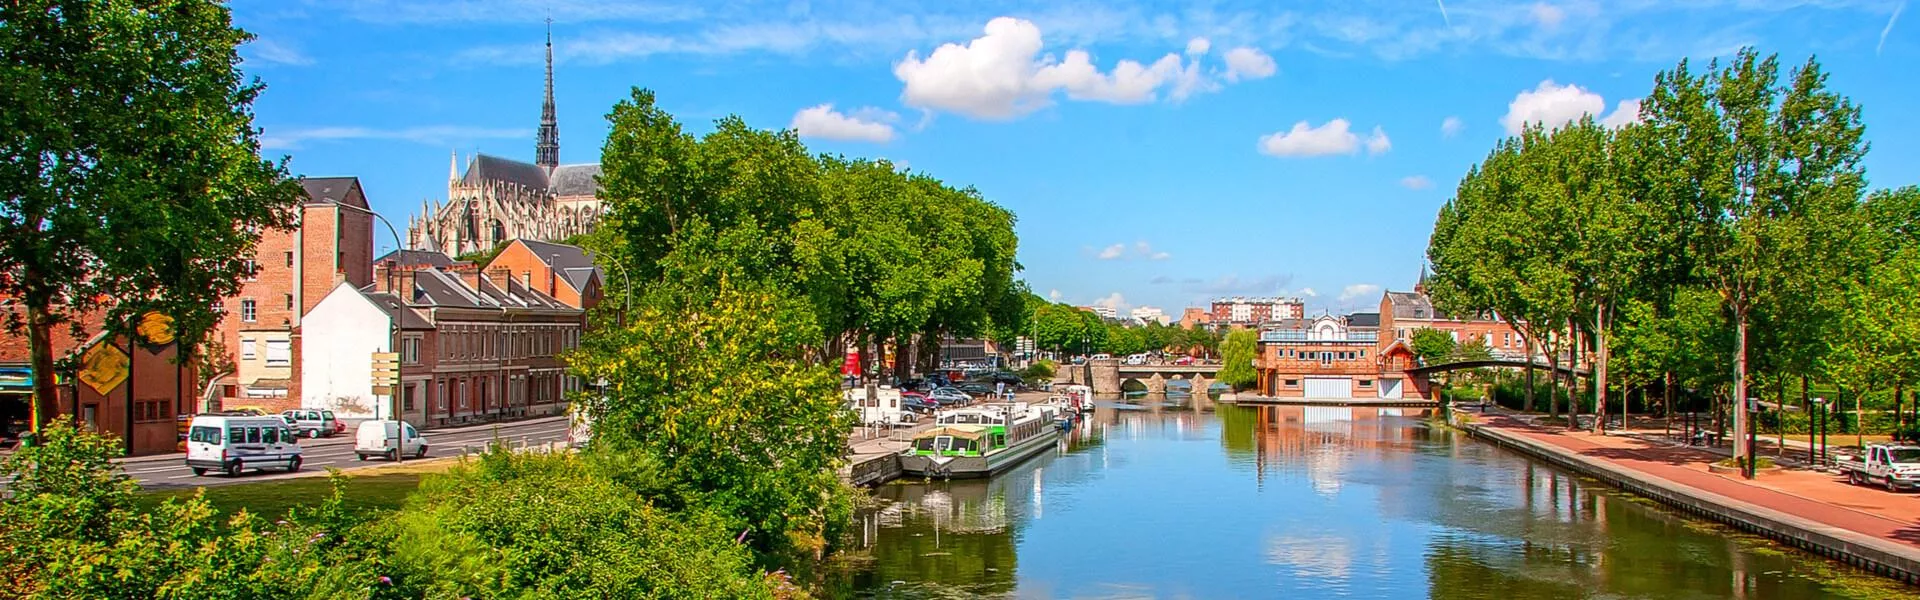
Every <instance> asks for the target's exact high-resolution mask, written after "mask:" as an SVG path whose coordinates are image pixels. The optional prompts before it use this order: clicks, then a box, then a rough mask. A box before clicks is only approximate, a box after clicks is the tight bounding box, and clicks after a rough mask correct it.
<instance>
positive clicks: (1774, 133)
mask: <svg viewBox="0 0 1920 600" xmlns="http://www.w3.org/2000/svg"><path fill="white" fill-rule="evenodd" d="M1826 79H1827V75H1826V74H1825V73H1824V72H1823V71H1822V70H1821V68H1820V64H1819V62H1817V61H1815V60H1812V59H1809V60H1808V61H1807V62H1806V63H1805V64H1804V65H1802V66H1801V67H1799V68H1797V69H1795V70H1794V72H1793V73H1792V74H1791V75H1790V76H1789V77H1788V81H1786V82H1781V81H1780V80H1779V63H1778V60H1777V58H1776V57H1773V56H1768V57H1766V58H1764V59H1763V58H1761V57H1760V56H1759V54H1758V53H1757V52H1754V51H1753V50H1752V49H1743V50H1741V51H1740V53H1739V54H1738V55H1737V56H1735V57H1734V58H1733V59H1732V60H1731V61H1729V63H1728V64H1727V65H1726V66H1725V67H1724V68H1722V67H1721V66H1720V64H1719V63H1718V61H1715V62H1714V63H1711V64H1709V66H1708V68H1707V71H1706V72H1705V73H1701V74H1699V75H1695V74H1693V73H1692V72H1691V71H1689V69H1688V65H1687V63H1686V62H1685V61H1682V62H1681V63H1680V64H1679V65H1678V66H1676V67H1675V68H1674V69H1673V70H1671V71H1666V72H1662V73H1661V74H1660V75H1659V76H1658V77H1656V79H1655V85H1654V90H1653V92H1652V93H1651V94H1650V95H1649V96H1648V97H1647V99H1646V100H1645V101H1644V102H1642V104H1641V115H1642V118H1643V119H1645V122H1646V126H1647V127H1648V128H1649V135H1651V136H1652V138H1653V141H1652V142H1651V144H1650V148H1651V149H1652V150H1653V152H1652V156H1654V157H1657V158H1658V159H1659V161H1658V162H1657V163H1654V168H1655V169H1656V170H1657V171H1659V172H1661V173H1665V174H1668V175H1667V176H1666V177H1665V184H1664V185H1662V186H1660V188H1659V190H1660V192H1661V193H1663V194H1667V195H1668V196H1669V198H1671V200H1668V201H1670V202H1674V203H1675V204H1678V205H1680V206H1684V207H1687V209H1688V214H1690V215H1691V216H1692V221H1693V223H1692V225H1690V226H1689V227H1687V228H1686V235H1687V237H1686V242H1687V249H1688V251H1689V253H1690V254H1691V255H1692V258H1693V262H1694V265H1695V274H1696V275H1697V276H1698V277H1699V278H1700V279H1701V280H1702V281H1705V282H1706V283H1707V284H1708V285H1710V286H1711V287H1712V288H1713V289H1715V290H1717V291H1718V292H1719V293H1720V295H1721V299H1722V301H1723V302H1725V303H1726V306H1727V309H1728V311H1729V312H1730V313H1732V317H1733V318H1732V320H1733V324H1734V339H1733V344H1734V349H1733V369H1732V371H1733V378H1732V387H1731V394H1730V397H1731V398H1732V399H1734V400H1735V406H1736V407H1741V408H1740V409H1738V410H1735V411H1734V434H1735V435H1736V436H1740V437H1744V436H1745V435H1746V431H1747V428H1748V427H1749V426H1750V425H1749V423H1748V420H1749V417H1750V415H1748V414H1747V411H1746V410H1745V409H1744V407H1743V403H1741V402H1739V401H1740V400H1741V399H1744V398H1746V397H1748V396H1749V393H1748V390H1747V388H1748V385H1749V382H1748V378H1749V368H1748V367H1749V365H1748V348H1749V328H1750V327H1751V326H1752V324H1753V320H1754V317H1755V312H1756V309H1757V308H1759V307H1763V306H1765V305H1766V304H1767V302H1768V300H1769V297H1768V295H1769V294H1774V293H1780V292H1783V291H1786V290H1787V289H1789V288H1790V287H1791V286H1787V285H1783V284H1784V283H1785V280H1786V279H1787V278H1791V277H1794V276H1796V273H1795V272H1794V271H1793V269H1792V268H1791V267H1792V266H1793V265H1794V264H1797V263H1799V262H1801V261H1805V260H1818V259H1819V258H1821V257H1820V256H1813V257H1809V256H1804V254H1808V253H1814V254H1822V255H1824V253H1825V252H1827V251H1835V252H1845V251H1846V250H1847V249H1846V248H1845V247H1844V245H1842V247H1840V248H1834V247H1833V242H1835V241H1837V240H1833V239H1831V238H1830V237H1828V234H1830V233H1831V227H1832V222H1831V221H1832V220H1831V219H1830V218H1828V216H1829V215H1834V214H1839V213H1844V212H1845V211H1846V210H1847V209H1848V207H1851V206H1853V205H1854V204H1856V203H1858V201H1859V198H1860V194H1861V193H1862V192H1863V191H1864V190H1863V185H1864V180H1865V174H1864V172H1863V171H1862V170H1861V168H1860V164H1859V163H1860V159H1861V157H1862V156H1863V155H1864V154H1865V152H1866V145H1865V142H1864V140H1863V136H1864V132H1865V128H1864V127H1863V126H1862V125H1861V124H1860V110H1859V108H1858V107H1856V106H1854V105H1853V103H1852V102H1851V101H1850V100H1848V99H1847V98H1846V97H1845V96H1842V95H1840V94H1837V93H1834V92H1832V91H1831V90H1829V89H1828V88H1827V85H1826ZM1795 253H1799V254H1802V255H1801V256H1794V255H1793V254H1795ZM1745 451H1746V449H1745V448H1744V447H1741V446H1739V445H1737V444H1736V445H1735V449H1734V453H1735V455H1736V456H1743V455H1744V454H1745Z"/></svg>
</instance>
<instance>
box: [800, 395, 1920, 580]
mask: <svg viewBox="0 0 1920 600" xmlns="http://www.w3.org/2000/svg"><path fill="white" fill-rule="evenodd" d="M1172 395H1173V394H1169V396H1170V397H1171V396H1172ZM1182 396H1183V397H1182V398H1180V399H1179V400H1178V401H1175V400H1173V399H1171V398H1169V399H1168V400H1159V399H1127V400H1122V401H1120V402H1117V403H1112V404H1111V405H1110V406H1109V405H1106V404H1103V410H1100V411H1098V412H1097V413H1096V414H1095V416H1094V417H1093V418H1091V419H1088V420H1087V421H1086V422H1084V423H1082V424H1081V426H1080V428H1079V429H1078V430H1077V431H1075V432H1074V433H1073V434H1071V435H1069V436H1068V437H1067V438H1065V439H1064V440H1063V441H1062V443H1061V447H1060V449H1059V450H1058V451H1056V452H1054V453H1052V454H1050V455H1047V456H1042V457H1040V458H1037V459H1035V460H1033V461H1031V462H1029V463H1028V464H1026V465H1022V466H1021V467H1018V468H1015V469H1014V470H1012V471H1010V472H1008V473H1006V474H1004V475H1002V476H1000V477H998V478H995V479H993V480H990V481H957V482H935V483H896V484H893V485H887V486H882V487H881V488H879V489H877V490H875V495H876V496H877V497H878V498H879V499H880V500H881V501H882V502H883V506H882V507H881V508H879V509H877V510H876V511H874V512H873V513H871V514H868V515H866V516H865V517H864V518H863V521H862V523H861V527H860V528H859V529H860V536H859V538H860V539H859V540H855V541H854V543H853V544H852V545H854V546H856V549H855V550H854V551H853V552H852V553H851V554H852V556H853V557H854V558H855V561H854V567H853V568H851V569H850V570H849V572H848V573H846V574H845V575H844V576H842V578H841V580H839V581H837V582H836V583H835V584H834V588H833V589H831V590H830V591H829V592H830V593H829V594H828V595H829V596H831V597H866V598H963V597H965V598H971V597H990V598H1252V597H1281V596H1284V597H1289V598H1331V597H1395V598H1401V597H1406V598H1415V597H1431V598H1450V599H1451V598H1498V599H1501V600H1518V599H1527V598H1556V599H1557V598H1601V597H1604V598H1829V597H1865V598H1875V597H1911V596H1910V595H1908V594H1911V593H1912V590H1910V589H1903V588H1899V587H1897V586H1894V585H1893V584H1891V583H1890V582H1886V581H1884V580H1880V579H1877V578H1872V577H1868V576H1864V575H1858V574H1855V573H1854V572H1852V571H1847V570H1845V569H1842V568H1838V567H1836V566H1834V565H1833V564H1831V563H1828V562H1826V561H1823V560H1819V559H1816V558H1813V557H1810V556H1808V555H1804V554H1800V553H1797V552H1793V551H1782V550H1780V549H1778V548H1777V547H1774V546H1772V545H1770V544H1767V543H1764V542H1760V541H1757V540H1751V539H1745V538H1735V537H1730V536H1729V534H1727V533H1725V532H1723V531H1722V530H1719V529H1717V528H1712V527H1707V526H1703V525H1700V524H1697V523H1694V522H1690V521H1686V520H1682V519H1679V518H1677V517H1674V516H1672V515H1670V514H1668V513H1666V512H1663V511H1661V510H1658V509H1656V508H1652V507H1650V506H1647V505H1645V504H1644V503H1643V502H1640V501H1636V500H1633V499H1630V498H1626V497H1622V496H1619V495H1617V494H1615V493H1613V492H1611V491H1610V490H1606V489H1602V488H1599V487H1596V486H1589V485H1588V484H1587V483H1586V482H1583V481H1581V480H1579V479H1577V478H1574V477H1571V476H1568V475H1567V474H1565V473H1562V472H1559V471H1556V470H1554V469H1551V468H1548V467H1545V466H1540V465H1535V464H1533V463H1531V462H1529V461H1526V460H1524V459H1521V458H1519V457H1517V456H1515V455H1512V454H1509V453H1506V452H1504V451H1500V450H1497V449H1494V448H1491V447H1488V446H1485V445H1483V444H1480V443H1477V442H1474V441H1471V440H1468V439H1464V438H1461V437H1458V436H1456V435H1455V434H1453V433H1451V432H1447V431H1440V430H1432V429H1428V428H1426V427H1424V426H1423V424H1422V423H1421V422H1420V420H1419V419H1418V418H1416V416H1413V415H1408V414H1399V413H1397V411H1395V410H1390V409H1359V408H1356V409H1346V408H1341V409H1324V408H1309V407H1261V408H1251V407H1239V406H1235V405H1232V404H1219V405H1213V404H1212V403H1211V402H1209V401H1208V399H1206V398H1205V397H1200V398H1193V397H1188V396H1185V395H1184V394H1182ZM1196 400H1197V401H1199V402H1206V403H1207V404H1208V406H1207V408H1205V409H1196V408H1194V406H1193V405H1194V404H1196V402H1195V401H1196Z"/></svg>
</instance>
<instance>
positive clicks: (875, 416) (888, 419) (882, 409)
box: [846, 385, 913, 425]
mask: <svg viewBox="0 0 1920 600" xmlns="http://www.w3.org/2000/svg"><path fill="white" fill-rule="evenodd" d="M846 399H847V408H848V409H849V410H852V411H853V412H854V414H856V415H859V417H860V424H862V425H898V424H902V423H912V422H913V413H911V412H908V411H907V410H906V409H905V408H903V407H902V406H901V404H900V390H897V389H894V388H892V387H889V386H884V385H883V386H880V388H879V391H878V393H875V394H874V399H873V400H868V399H867V388H864V387H856V388H853V389H850V390H847V395H846Z"/></svg>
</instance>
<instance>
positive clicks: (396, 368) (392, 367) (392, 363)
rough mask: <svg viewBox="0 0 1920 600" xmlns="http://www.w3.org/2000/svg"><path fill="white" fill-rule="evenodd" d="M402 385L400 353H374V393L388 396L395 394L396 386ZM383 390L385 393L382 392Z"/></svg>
mask: <svg viewBox="0 0 1920 600" xmlns="http://www.w3.org/2000/svg"><path fill="white" fill-rule="evenodd" d="M398 385H400V353H398V352H375V353H373V386H374V391H373V393H374V394H376V395H381V396H387V395H391V394H392V393H393V388H394V386H398ZM382 388H384V389H385V391H381V390H382Z"/></svg>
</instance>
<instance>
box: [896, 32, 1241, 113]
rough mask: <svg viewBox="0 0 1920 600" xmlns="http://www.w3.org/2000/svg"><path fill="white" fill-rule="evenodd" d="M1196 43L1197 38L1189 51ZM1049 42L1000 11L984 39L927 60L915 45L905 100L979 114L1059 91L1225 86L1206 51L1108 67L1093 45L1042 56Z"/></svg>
mask: <svg viewBox="0 0 1920 600" xmlns="http://www.w3.org/2000/svg"><path fill="white" fill-rule="evenodd" d="M1196 41H1198V42H1202V44H1201V45H1206V44H1204V40H1196ZM1195 45H1196V44H1195V43H1193V42H1189V44H1188V50H1193V49H1194V46H1195ZM1044 48H1045V43H1044V42H1043V41H1042V40H1041V37H1040V27H1039V26H1038V25H1035V24H1034V23H1033V22H1032V21H1027V20H1023V19H1016V18H1012V17H999V18H996V19H993V20H992V21H989V22H987V26H986V28H985V29H984V34H983V35H981V36H980V37H978V38H974V39H972V40H969V41H967V42H966V43H965V44H956V43H948V44H942V45H940V47H938V48H935V49H934V50H933V52H931V53H928V54H927V56H926V58H925V59H922V58H920V54H919V51H918V50H910V51H908V52H907V56H906V58H903V59H901V60H900V62H898V63H895V64H894V67H893V74H894V77H896V78H898V79H899V80H900V81H901V82H902V83H904V84H905V88H904V89H903V90H902V91H901V93H900V99H901V101H902V102H905V103H906V104H907V105H909V106H914V107H917V108H922V109H928V110H944V111H948V112H954V113H959V114H963V115H967V116H969V117H973V118H976V119H1012V118H1015V117H1019V116H1022V115H1025V114H1028V113H1031V112H1033V111H1036V110H1039V109H1041V108H1043V107H1046V106H1047V105H1049V104H1051V103H1052V98H1053V94H1054V93H1055V92H1064V93H1065V94H1066V96H1067V97H1068V98H1070V99H1073V100H1084V101H1094V102H1107V103H1111V104H1141V103H1146V102H1152V101H1154V100H1157V99H1158V98H1159V96H1160V93H1161V90H1162V88H1168V89H1167V97H1168V98H1170V99H1172V100H1174V101H1180V100H1183V99H1185V98H1187V97H1188V96H1190V95H1192V94H1195V93H1199V92H1206V91H1213V90H1215V89H1218V88H1219V86H1218V84H1216V83H1213V82H1212V81H1210V80H1209V79H1208V78H1207V77H1206V76H1205V75H1204V74H1203V73H1202V72H1201V71H1200V65H1199V61H1198V56H1196V57H1195V60H1193V61H1184V60H1182V59H1181V58H1180V55H1178V54H1173V53H1169V54H1167V55H1165V56H1162V57H1160V59H1158V60H1155V61H1153V62H1152V63H1151V64H1147V63H1141V62H1139V61H1134V60H1121V61H1119V62H1118V63H1115V64H1114V66H1113V68H1112V69H1110V70H1107V71H1105V72H1102V71H1101V70H1100V68H1099V67H1098V66H1095V65H1094V64H1093V55H1092V54H1090V53H1088V52H1087V51H1085V50H1079V49H1074V50H1068V51H1067V52H1066V54H1065V56H1064V58H1061V59H1059V60H1055V59H1054V57H1053V55H1051V54H1046V55H1042V54H1041V51H1042V50H1043V49H1044Z"/></svg>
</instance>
